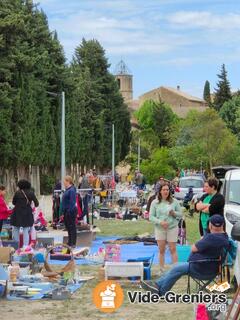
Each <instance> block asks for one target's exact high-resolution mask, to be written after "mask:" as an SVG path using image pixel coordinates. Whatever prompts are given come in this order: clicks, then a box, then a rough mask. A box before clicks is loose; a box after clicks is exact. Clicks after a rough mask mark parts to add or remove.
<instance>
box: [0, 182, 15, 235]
mask: <svg viewBox="0 0 240 320" xmlns="http://www.w3.org/2000/svg"><path fill="white" fill-rule="evenodd" d="M5 194H6V188H5V187H4V186H3V185H0V232H1V231H2V226H3V220H5V219H7V218H8V216H9V215H10V214H12V210H9V209H8V207H7V205H6V202H5V199H4V197H5Z"/></svg>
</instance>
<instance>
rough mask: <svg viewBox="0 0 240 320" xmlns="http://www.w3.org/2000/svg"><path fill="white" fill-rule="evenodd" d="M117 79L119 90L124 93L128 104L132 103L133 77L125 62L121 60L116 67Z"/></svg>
mask: <svg viewBox="0 0 240 320" xmlns="http://www.w3.org/2000/svg"><path fill="white" fill-rule="evenodd" d="M115 78H116V79H117V82H118V85H119V89H120V91H121V93H122V96H123V98H124V101H125V102H126V103H128V102H130V101H132V99H133V88H132V75H131V72H130V71H129V69H128V67H127V66H126V64H125V62H124V61H123V60H121V61H120V62H119V63H118V65H117V67H116V70H115Z"/></svg>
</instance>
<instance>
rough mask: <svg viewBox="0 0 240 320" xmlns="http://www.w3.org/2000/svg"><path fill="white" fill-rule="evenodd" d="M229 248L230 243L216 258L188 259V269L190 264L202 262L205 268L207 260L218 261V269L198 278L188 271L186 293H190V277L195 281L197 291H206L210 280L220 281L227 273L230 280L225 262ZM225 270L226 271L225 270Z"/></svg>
mask: <svg viewBox="0 0 240 320" xmlns="http://www.w3.org/2000/svg"><path fill="white" fill-rule="evenodd" d="M229 249H230V243H229V248H228V249H224V250H223V251H222V253H221V254H220V256H219V258H216V259H203V260H198V261H190V262H189V270H190V268H191V265H192V264H194V263H195V264H196V263H203V264H205V265H206V268H207V267H208V263H209V262H217V263H218V271H217V273H216V274H213V275H209V276H203V277H200V276H199V278H196V277H193V276H191V275H190V272H188V282H187V283H188V285H187V293H188V294H190V293H191V288H190V283H191V279H192V280H193V281H194V282H195V283H196V285H197V288H198V289H197V290H198V292H200V291H208V289H207V286H208V285H210V284H211V283H212V282H214V283H215V284H217V283H218V282H219V280H220V281H221V282H222V280H223V278H225V275H226V273H227V280H228V282H230V272H229V266H228V264H227V255H228V252H229ZM226 270H227V272H226Z"/></svg>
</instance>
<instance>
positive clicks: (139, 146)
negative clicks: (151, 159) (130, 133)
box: [137, 138, 141, 171]
mask: <svg viewBox="0 0 240 320" xmlns="http://www.w3.org/2000/svg"><path fill="white" fill-rule="evenodd" d="M140 159H141V139H140V138H139V139H138V166H137V168H138V171H140Z"/></svg>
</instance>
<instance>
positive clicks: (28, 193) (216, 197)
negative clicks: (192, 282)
mask: <svg viewBox="0 0 240 320" xmlns="http://www.w3.org/2000/svg"><path fill="white" fill-rule="evenodd" d="M179 175H180V173H179ZM114 183H115V181H114ZM134 183H135V184H136V186H138V187H139V189H143V188H144V186H145V183H146V181H145V178H144V176H143V175H142V174H141V173H140V172H139V171H136V172H135V177H134ZM17 186H18V190H17V191H16V192H15V194H14V196H13V199H12V204H13V205H14V209H9V208H8V206H7V204H6V202H5V199H4V197H5V194H6V189H5V187H4V186H3V185H2V186H0V231H1V230H2V224H3V220H4V219H6V218H8V217H9V216H10V217H11V218H10V222H11V225H12V227H13V239H14V240H15V241H17V242H19V232H20V229H22V232H23V246H28V244H29V234H30V230H31V228H32V227H33V224H34V218H33V207H38V205H39V201H38V199H37V198H36V195H35V193H34V191H33V189H32V188H31V184H30V183H29V182H28V181H27V180H20V181H19V182H18V184H17ZM108 187H112V186H111V185H109V186H108ZM64 188H65V191H64V193H63V197H62V213H63V216H64V223H65V227H66V230H67V232H68V245H69V246H71V247H75V246H76V236H77V231H76V215H77V207H76V192H77V191H76V188H75V186H74V183H73V179H72V177H71V176H66V177H65V178H64ZM78 188H79V189H82V190H84V189H85V190H86V189H89V188H93V189H100V190H104V188H105V186H104V185H103V181H102V180H101V178H100V177H99V176H98V175H97V173H96V171H95V170H91V171H89V172H87V173H86V174H85V173H83V174H81V176H80V179H79V184H78ZM172 188H174V183H173V182H170V181H167V180H166V179H164V177H162V176H161V177H160V178H159V181H157V182H156V184H155V186H154V195H153V196H152V197H151V198H150V199H149V202H148V208H147V209H148V210H149V220H150V221H151V222H152V223H153V224H154V234H155V239H156V241H157V244H158V248H159V266H160V269H159V273H160V275H161V277H160V278H159V279H158V280H157V281H156V282H154V283H152V282H143V283H142V287H143V288H145V289H147V290H150V291H152V292H154V293H158V294H160V295H163V294H164V293H165V292H166V291H168V290H170V288H171V287H172V286H173V285H174V283H175V282H176V281H177V280H178V279H179V278H180V277H181V276H182V275H185V274H189V273H190V274H191V275H193V276H195V277H200V278H201V277H202V278H206V277H209V275H210V274H214V273H216V270H217V262H211V263H209V264H208V267H207V269H206V268H205V269H204V268H203V267H202V266H201V264H200V263H199V264H198V263H197V262H198V261H200V260H203V259H208V258H211V259H214V258H215V259H217V258H218V257H219V255H220V253H221V251H222V249H223V248H227V247H228V245H229V242H228V236H227V234H226V232H225V221H224V214H223V211H224V204H225V201H224V197H223V196H222V195H221V194H220V193H219V181H218V180H217V179H216V178H213V177H210V178H208V180H206V182H205V184H204V194H203V196H202V197H201V198H200V199H198V201H197V203H196V207H195V209H196V211H198V212H199V237H201V239H200V240H199V241H198V242H197V243H196V244H194V245H193V246H192V249H191V255H190V257H189V262H186V263H183V264H179V263H178V257H177V251H176V244H177V238H178V224H179V220H180V219H181V218H182V207H181V206H180V204H179V202H178V201H177V200H176V199H175V198H174V196H173V194H174V190H172ZM167 245H168V247H169V250H170V254H171V257H172V262H173V267H172V269H170V270H169V271H168V272H165V261H164V258H165V251H166V246H167ZM192 261H194V262H195V263H194V264H191V262H192Z"/></svg>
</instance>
